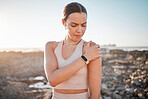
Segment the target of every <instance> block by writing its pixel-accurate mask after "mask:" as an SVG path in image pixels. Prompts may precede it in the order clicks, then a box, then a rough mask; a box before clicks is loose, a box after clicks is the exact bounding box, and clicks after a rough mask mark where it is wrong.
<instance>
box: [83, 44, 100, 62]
mask: <svg viewBox="0 0 148 99" xmlns="http://www.w3.org/2000/svg"><path fill="white" fill-rule="evenodd" d="M91 43H92V42H87V43H86V45H85V47H84V50H85V53H84V56H85V57H86V58H87V59H88V61H92V60H94V59H96V58H99V57H101V54H100V48H99V47H100V46H99V45H97V44H94V45H92V46H90V45H91Z"/></svg>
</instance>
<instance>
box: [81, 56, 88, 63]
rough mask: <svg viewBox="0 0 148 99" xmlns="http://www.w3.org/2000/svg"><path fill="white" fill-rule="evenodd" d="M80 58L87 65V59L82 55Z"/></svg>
mask: <svg viewBox="0 0 148 99" xmlns="http://www.w3.org/2000/svg"><path fill="white" fill-rule="evenodd" d="M81 58H82V59H83V60H84V61H85V63H86V64H88V63H89V61H88V60H87V58H86V57H85V56H84V55H82V56H81Z"/></svg>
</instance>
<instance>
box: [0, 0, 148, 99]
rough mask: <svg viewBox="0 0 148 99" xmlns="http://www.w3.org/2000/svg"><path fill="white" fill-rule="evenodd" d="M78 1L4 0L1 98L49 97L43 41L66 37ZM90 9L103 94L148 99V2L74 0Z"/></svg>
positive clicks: (111, 98) (0, 3) (107, 98)
mask: <svg viewBox="0 0 148 99" xmlns="http://www.w3.org/2000/svg"><path fill="white" fill-rule="evenodd" d="M72 1H74V0H0V98H1V99H6V98H7V99H9V98H10V99H21V98H22V99H24V98H25V99H28V97H30V98H29V99H34V98H35V99H46V98H48V99H49V98H50V97H51V96H52V92H53V89H52V87H51V86H50V84H49V83H48V82H47V79H46V77H45V74H44V46H45V44H46V42H48V41H61V40H63V39H64V37H65V35H66V31H65V29H64V27H63V25H62V18H63V8H64V6H65V5H66V4H68V3H70V2H72ZM75 1H76V2H79V3H81V4H82V5H84V6H85V7H86V9H87V11H88V19H87V21H88V22H87V30H86V33H85V35H84V37H83V39H84V40H86V41H89V40H92V41H94V42H96V43H97V44H100V45H101V52H102V62H103V67H102V89H101V94H102V98H103V99H122V98H123V99H124V98H125V99H126V98H148V74H147V72H148V39H147V37H148V19H147V18H148V10H147V9H148V1H147V0H120V1H119V0H91V1H90V0H75Z"/></svg>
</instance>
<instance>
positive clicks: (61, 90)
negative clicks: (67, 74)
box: [54, 89, 88, 94]
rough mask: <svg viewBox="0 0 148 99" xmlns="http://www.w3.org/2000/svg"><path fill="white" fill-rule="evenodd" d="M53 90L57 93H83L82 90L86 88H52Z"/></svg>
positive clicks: (85, 90)
mask: <svg viewBox="0 0 148 99" xmlns="http://www.w3.org/2000/svg"><path fill="white" fill-rule="evenodd" d="M54 91H56V92H58V93H62V94H77V93H83V92H87V91H88V90H87V89H77V90H73V89H54Z"/></svg>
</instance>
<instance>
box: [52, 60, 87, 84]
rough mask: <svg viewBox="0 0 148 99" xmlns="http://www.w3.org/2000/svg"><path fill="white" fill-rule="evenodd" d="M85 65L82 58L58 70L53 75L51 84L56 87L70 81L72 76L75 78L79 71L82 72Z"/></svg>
mask: <svg viewBox="0 0 148 99" xmlns="http://www.w3.org/2000/svg"><path fill="white" fill-rule="evenodd" d="M84 65H85V62H84V61H83V60H82V59H81V57H80V58H78V59H77V60H76V61H74V62H72V63H71V64H69V65H67V66H65V67H63V68H60V69H57V70H56V71H54V72H53V73H52V75H51V80H50V81H51V83H52V84H53V85H54V86H56V85H58V84H59V83H61V82H63V81H65V80H67V79H69V78H70V77H71V76H73V75H74V74H75V73H76V72H77V71H78V70H80V69H81V68H82V67H83V66H84Z"/></svg>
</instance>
